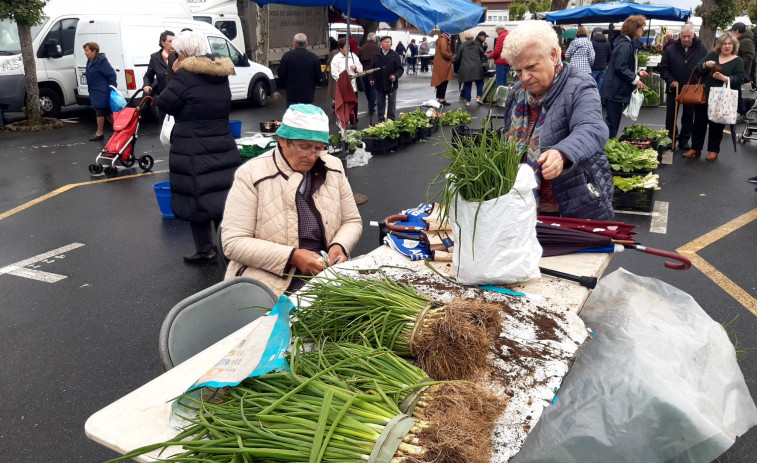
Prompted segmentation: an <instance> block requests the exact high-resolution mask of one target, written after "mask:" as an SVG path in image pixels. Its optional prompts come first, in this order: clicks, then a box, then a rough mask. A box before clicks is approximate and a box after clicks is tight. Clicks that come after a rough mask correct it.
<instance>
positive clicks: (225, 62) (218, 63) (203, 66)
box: [180, 55, 236, 77]
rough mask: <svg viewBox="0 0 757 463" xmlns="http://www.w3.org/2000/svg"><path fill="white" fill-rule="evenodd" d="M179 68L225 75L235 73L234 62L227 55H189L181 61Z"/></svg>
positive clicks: (217, 75) (197, 72)
mask: <svg viewBox="0 0 757 463" xmlns="http://www.w3.org/2000/svg"><path fill="white" fill-rule="evenodd" d="M180 68H181V69H186V70H187V71H189V72H193V73H195V74H204V75H208V76H214V77H225V76H231V75H234V74H236V72H235V71H234V63H233V62H232V61H231V59H229V58H227V57H225V56H224V57H220V56H218V55H205V56H197V57H195V56H190V57H189V58H187V59H185V60H184V61H182V62H181V66H180Z"/></svg>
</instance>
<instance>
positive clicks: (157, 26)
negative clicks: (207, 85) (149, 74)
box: [74, 15, 276, 106]
mask: <svg viewBox="0 0 757 463" xmlns="http://www.w3.org/2000/svg"><path fill="white" fill-rule="evenodd" d="M185 28H189V29H192V30H193V31H195V32H200V33H202V34H203V35H204V36H205V38H206V39H207V40H208V46H209V48H210V52H211V53H215V54H218V55H220V56H226V57H229V58H230V59H231V60H232V61H233V62H234V70H235V72H236V73H235V75H232V76H229V86H230V87H231V99H232V100H250V101H251V102H252V103H253V105H255V106H265V105H266V103H267V101H268V96H270V95H272V94H273V92H274V91H275V90H276V83H275V81H274V78H273V73H272V72H271V70H270V69H268V68H267V67H265V66H262V65H260V64H258V63H255V62H252V61H250V60H249V59H247V57H246V56H245V55H244V54H243V53H241V52H240V51H239V50H237V48H236V47H234V45H233V44H232V43H231V42H229V40H228V39H227V38H226V37H225V36H224V35H223V33H222V32H221V31H219V30H218V29H216V28H215V27H213V26H211V25H210V24H207V23H204V22H200V21H194V20H170V19H162V18H160V17H156V16H154V15H150V16H144V15H139V16H134V15H124V16H110V17H102V16H100V17H83V18H82V20H81V21H80V23H79V27H78V28H77V30H76V37H75V40H74V42H75V43H74V56H75V59H76V79H77V84H78V89H77V97H76V101H77V102H78V103H79V104H83V105H89V89H88V88H87V76H86V70H87V57H86V56H85V55H84V48H83V47H84V44H85V43H87V42H96V43H97V44H98V45H99V47H100V53H104V54H105V56H106V57H107V58H108V61H109V62H110V65H111V66H113V69H114V70H115V71H116V75H117V80H118V90H119V91H120V92H121V94H122V95H123V96H124V97H125V98H126V99H127V100H128V99H129V98H131V97H132V96H133V95H134V93H136V92H137V91H138V90H140V89H141V88H142V87H143V83H142V79H143V77H144V75H145V71H147V65H148V64H149V62H150V55H151V54H152V53H154V52H156V51H158V50H159V49H160V46H159V37H160V34H161V32H163V31H165V30H170V31H172V32H174V33H175V34H179V33H180V32H181V30H182V29H185Z"/></svg>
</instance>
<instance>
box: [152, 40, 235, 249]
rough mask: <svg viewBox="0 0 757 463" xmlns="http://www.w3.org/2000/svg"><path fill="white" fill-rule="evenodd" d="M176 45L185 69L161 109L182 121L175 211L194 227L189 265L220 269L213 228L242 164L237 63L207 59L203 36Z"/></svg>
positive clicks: (176, 143)
mask: <svg viewBox="0 0 757 463" xmlns="http://www.w3.org/2000/svg"><path fill="white" fill-rule="evenodd" d="M173 44H174V48H176V50H177V52H178V53H179V62H180V65H179V69H178V70H177V71H176V74H175V76H174V78H173V80H171V82H169V84H168V86H167V87H166V88H165V90H163V92H162V93H161V94H160V97H159V98H158V103H157V104H158V108H159V109H160V110H161V111H164V112H165V113H167V114H170V115H172V116H174V117H175V118H176V123H175V125H174V127H173V132H172V133H171V152H170V156H169V158H168V167H169V169H170V180H171V206H172V207H173V212H174V215H175V216H176V218H178V219H182V220H186V221H188V222H189V223H190V225H191V226H192V236H193V237H194V242H195V248H196V252H195V253H194V254H190V255H187V256H184V261H185V262H187V263H190V264H199V263H216V262H217V259H216V249H215V246H214V245H213V229H212V225H211V223H212V222H215V224H216V227H217V226H218V224H219V223H220V221H221V218H222V216H223V209H224V206H225V203H226V196H227V194H228V192H229V189H230V188H231V184H232V183H233V181H234V172H235V171H236V169H237V167H238V166H239V164H240V160H241V158H240V156H239V150H238V148H237V145H236V141H235V140H234V137H233V136H232V135H231V130H230V128H229V112H230V111H231V90H230V89H229V76H230V75H231V74H233V73H234V63H233V62H232V61H231V60H230V59H229V58H226V57H223V58H221V57H218V56H216V55H204V54H205V53H206V52H207V51H208V45H207V40H206V39H205V37H203V36H202V34H200V33H198V32H182V33H181V34H179V35H178V36H177V37H176V39H174V42H173Z"/></svg>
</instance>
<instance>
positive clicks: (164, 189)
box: [152, 182, 174, 219]
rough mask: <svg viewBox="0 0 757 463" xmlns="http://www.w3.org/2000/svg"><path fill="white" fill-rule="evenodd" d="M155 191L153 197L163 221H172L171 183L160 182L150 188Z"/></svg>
mask: <svg viewBox="0 0 757 463" xmlns="http://www.w3.org/2000/svg"><path fill="white" fill-rule="evenodd" d="M152 188H153V189H154V190H155V197H156V198H158V207H159V208H160V213H161V215H162V216H163V218H164V219H173V218H174V215H173V208H172V207H171V183H170V182H160V183H156V184H155V185H153V186H152Z"/></svg>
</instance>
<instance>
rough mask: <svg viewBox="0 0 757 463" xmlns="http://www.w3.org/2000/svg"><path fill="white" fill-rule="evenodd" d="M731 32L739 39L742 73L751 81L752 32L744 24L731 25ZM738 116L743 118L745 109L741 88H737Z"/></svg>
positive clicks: (752, 57) (752, 58)
mask: <svg viewBox="0 0 757 463" xmlns="http://www.w3.org/2000/svg"><path fill="white" fill-rule="evenodd" d="M731 32H733V33H734V34H736V37H738V38H739V58H741V60H742V61H743V62H744V72H745V73H746V75H747V76H748V77H749V80H750V81H751V80H752V75H751V71H752V62H753V61H754V48H755V47H754V34H753V33H752V31H750V30H749V29H747V28H746V25H744V23H733V26H731ZM738 111H739V116H740V117H743V116H744V115H745V114H746V111H747V107H746V105H745V104H744V99H743V98H742V97H741V87H739V108H738Z"/></svg>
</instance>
